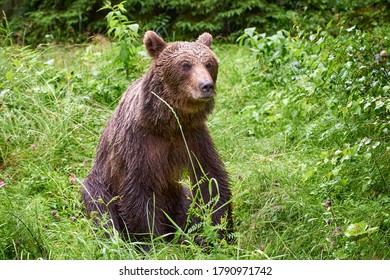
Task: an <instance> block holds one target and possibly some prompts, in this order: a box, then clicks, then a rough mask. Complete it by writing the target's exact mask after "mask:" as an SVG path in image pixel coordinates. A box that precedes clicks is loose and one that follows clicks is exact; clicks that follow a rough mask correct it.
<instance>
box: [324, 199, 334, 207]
mask: <svg viewBox="0 0 390 280" xmlns="http://www.w3.org/2000/svg"><path fill="white" fill-rule="evenodd" d="M322 206H324V207H331V206H332V200H330V199H329V200H328V201H327V202H325V203H323V204H322Z"/></svg>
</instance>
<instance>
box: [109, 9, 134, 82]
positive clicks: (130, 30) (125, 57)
mask: <svg viewBox="0 0 390 280" xmlns="http://www.w3.org/2000/svg"><path fill="white" fill-rule="evenodd" d="M101 10H109V11H110V12H108V14H107V16H106V20H107V25H108V31H107V34H108V35H109V36H112V37H113V38H114V39H116V40H117V41H118V43H117V46H116V48H117V49H118V50H117V52H118V55H117V56H116V58H115V60H114V61H117V62H119V63H121V64H122V65H123V67H124V68H125V71H126V76H129V74H130V71H132V70H134V67H137V55H138V52H139V45H140V44H139V35H138V29H139V25H138V24H137V23H135V22H133V21H129V20H128V18H127V16H126V15H125V13H126V9H125V8H124V2H121V3H119V4H117V5H114V6H111V3H109V2H108V3H106V5H105V6H104V7H103V8H101Z"/></svg>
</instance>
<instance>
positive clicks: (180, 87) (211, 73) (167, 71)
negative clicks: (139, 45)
mask: <svg viewBox="0 0 390 280" xmlns="http://www.w3.org/2000/svg"><path fill="white" fill-rule="evenodd" d="M212 41H213V38H212V36H211V35H210V34H209V33H203V34H202V35H201V36H199V37H198V39H197V40H196V41H195V42H173V43H166V42H165V41H164V40H163V39H162V38H161V37H160V36H158V35H157V34H156V33H155V32H153V31H147V32H146V33H145V36H144V45H145V47H146V50H147V52H148V54H149V55H150V56H151V57H152V58H153V66H152V69H153V72H154V76H155V77H154V78H157V79H158V80H159V82H160V83H161V84H162V88H163V92H160V93H157V94H159V95H160V96H161V97H162V98H164V99H165V98H166V99H168V100H167V101H168V102H169V103H170V104H171V105H172V106H174V107H175V108H176V109H182V110H184V111H188V112H191V111H192V112H194V111H198V110H199V109H201V108H202V107H205V104H208V105H210V106H212V105H211V104H212V103H213V99H214V95H215V85H216V81H217V75H218V59H217V57H216V56H215V54H214V53H213V52H212V51H211V49H210V45H211V43H212ZM206 107H208V106H206Z"/></svg>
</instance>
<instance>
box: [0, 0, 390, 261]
mask: <svg viewBox="0 0 390 280" xmlns="http://www.w3.org/2000/svg"><path fill="white" fill-rule="evenodd" d="M3 2H4V1H3ZM20 2H21V3H22V2H23V3H25V2H24V1H20ZM49 2H50V1H46V3H49ZM68 2H69V3H70V2H72V1H62V3H64V5H65V4H67V3H68ZM73 2H80V3H82V2H83V1H73ZM91 2H93V1H91ZM95 2H97V1H95ZM129 2H130V1H129ZM168 2H169V3H173V2H174V1H168ZM177 2H179V1H177ZM192 2H194V1H192ZM204 2H206V1H199V3H204ZM207 2H210V1H207ZM254 2H260V3H263V2H262V1H254ZM264 2H265V1H264ZM357 2H359V3H363V2H364V1H361V2H360V1H357ZM371 2H372V1H371ZM26 3H27V2H26ZM29 3H31V5H38V3H40V2H39V1H30V2H29ZM56 3H57V2H56ZM144 3H145V5H146V4H148V3H149V2H148V1H145V2H144ZM180 3H185V1H180ZM189 3H190V2H189ZM197 3H198V2H197ZM242 3H251V1H242ZM278 3H279V4H278V5H279V6H281V7H284V6H283V5H287V3H288V1H280V2H278ZM308 3H311V5H318V6H316V7H317V9H319V10H321V11H320V12H324V11H325V8H323V9H322V7H323V6H321V5H325V6H326V4H327V5H329V3H331V2H330V1H308ZM375 3H382V2H381V1H377V2H375ZM383 3H385V2H383ZM383 3H382V4H383ZM26 5H27V4H26ZM183 5H184V4H183ZM188 5H190V4H188ZM199 5H200V4H199ZM221 5H222V4H221ZM145 7H146V8H147V7H148V6H147V5H146V6H145ZM123 8H124V7H122V6H115V8H114V7H111V6H106V9H105V10H104V11H105V12H106V14H107V13H108V14H109V16H108V18H107V19H108V34H109V35H110V36H111V38H113V39H114V41H115V42H109V41H107V40H102V41H95V42H93V43H91V44H88V45H81V46H80V45H79V46H74V45H66V46H64V45H62V46H61V45H60V46H55V45H40V46H38V47H36V48H33V47H29V46H23V47H21V46H17V45H15V43H14V41H13V38H12V33H13V31H12V30H11V26H10V25H9V24H8V22H3V25H2V26H1V28H0V43H1V48H0V259H38V258H43V259H389V258H390V256H389V252H390V250H389V249H390V246H389V244H390V240H389V230H390V216H389V213H390V203H389V202H390V187H389V185H390V175H389V174H390V170H389V169H390V167H389V166H390V164H389V163H390V145H389V143H390V141H389V140H390V139H389V129H390V114H389V112H390V92H389V78H390V62H389V59H390V57H389V53H388V52H389V48H390V38H389V37H388V30H389V27H388V25H386V24H378V26H376V27H375V28H371V31H363V30H361V28H359V26H349V25H348V26H346V27H344V25H343V24H341V23H340V24H338V25H337V24H335V23H332V22H330V23H329V24H324V25H322V27H318V28H316V29H313V30H311V28H308V29H303V28H302V27H300V26H301V25H300V24H297V25H296V26H295V27H294V28H291V29H287V30H288V31H285V30H281V31H277V32H274V33H271V34H269V35H267V34H264V33H262V29H260V28H257V29H255V28H247V29H245V30H244V29H243V31H242V33H241V36H240V37H239V39H238V41H237V43H236V44H234V45H233V44H225V43H222V42H220V43H218V42H217V44H215V45H214V51H215V52H216V54H217V55H218V57H219V59H220V75H219V79H218V97H217V107H216V109H215V112H214V114H213V115H212V116H211V118H210V120H209V126H210V130H211V132H212V134H213V136H214V139H215V142H216V146H217V147H218V149H219V151H220V154H221V156H222V158H223V160H224V161H225V163H226V166H227V169H228V171H229V173H230V175H231V179H232V191H233V195H234V201H233V204H234V219H235V228H236V231H235V235H236V243H235V244H227V243H226V242H224V241H219V240H216V239H215V238H214V234H213V232H214V228H213V227H212V226H211V225H207V224H205V225H204V230H203V232H202V233H201V234H202V235H203V236H204V237H205V238H206V239H208V240H210V241H212V244H213V245H212V246H211V247H210V248H202V247H200V246H198V245H196V244H195V243H194V242H192V240H193V237H194V236H193V235H194V234H193V233H190V234H188V235H186V237H187V239H188V240H189V241H188V242H186V243H185V244H169V245H167V244H166V243H165V242H164V241H163V240H160V239H158V238H157V239H154V240H151V241H150V242H149V244H148V245H149V247H150V251H149V252H143V251H142V249H140V248H139V247H138V246H137V244H133V243H131V242H124V241H123V240H121V239H120V238H119V237H118V235H117V233H116V232H114V231H112V230H106V229H100V228H95V226H94V225H93V224H92V223H91V221H90V220H89V219H87V218H86V217H85V210H84V206H83V205H82V203H81V194H80V188H81V182H82V180H83V178H85V176H86V174H88V172H89V171H90V168H91V165H92V161H93V156H94V151H95V149H96V145H97V141H98V139H99V136H100V133H101V131H102V128H103V126H104V125H105V123H106V121H107V119H108V118H109V116H110V115H111V113H112V110H113V109H114V108H115V106H116V104H117V102H118V100H119V98H120V96H121V95H122V93H123V91H124V90H125V88H126V87H127V85H128V84H129V83H131V82H132V81H134V80H135V79H136V78H138V77H139V76H141V75H142V74H143V73H144V72H145V70H146V69H147V67H148V65H149V64H150V60H149V59H148V58H146V57H145V54H144V51H143V47H142V46H140V38H139V37H138V34H139V33H140V32H139V30H138V25H137V24H135V23H134V22H132V21H129V20H128V19H127V18H126V17H124V16H123V14H124V10H123ZM336 8H337V7H335V9H336ZM344 9H345V10H348V11H355V10H354V8H353V7H352V8H348V9H347V8H344ZM194 11H196V9H195V8H194ZM375 11H376V10H375ZM375 11H374V12H375ZM378 12H379V10H378ZM381 12H383V11H381ZM141 14H142V13H141ZM146 14H147V13H146V12H145V15H146ZM371 16H372V14H370V18H374V17H371ZM300 20H301V21H302V26H306V27H307V26H308V24H307V22H308V21H310V18H301V19H300ZM182 22H185V21H182ZM270 22H272V20H271V21H270ZM275 22H276V21H275ZM317 22H318V21H317ZM269 24H271V23H269ZM240 28H242V26H241V27H240ZM167 30H172V29H167ZM168 33H169V32H168ZM184 183H187V182H184ZM107 234H108V235H109V237H108V238H107Z"/></svg>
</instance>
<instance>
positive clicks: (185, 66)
mask: <svg viewBox="0 0 390 280" xmlns="http://www.w3.org/2000/svg"><path fill="white" fill-rule="evenodd" d="M191 67H192V65H191V64H190V63H189V62H187V61H185V62H184V63H183V64H182V68H183V70H184V71H188V70H190V69H191Z"/></svg>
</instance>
